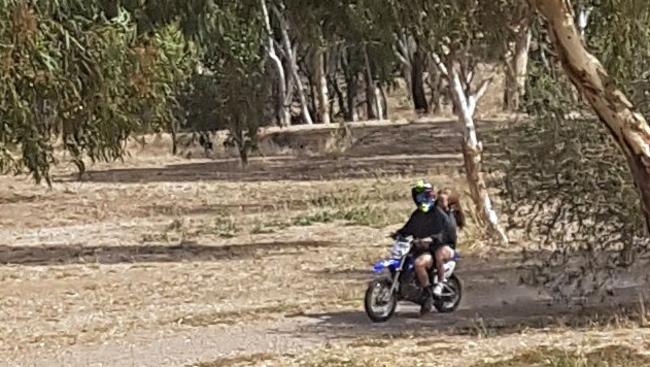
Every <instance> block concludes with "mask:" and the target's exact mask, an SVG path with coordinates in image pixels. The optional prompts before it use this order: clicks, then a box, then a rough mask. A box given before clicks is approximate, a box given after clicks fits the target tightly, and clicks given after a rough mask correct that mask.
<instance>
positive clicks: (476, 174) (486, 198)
mask: <svg viewBox="0 0 650 367" xmlns="http://www.w3.org/2000/svg"><path fill="white" fill-rule="evenodd" d="M434 59H435V62H436V63H437V64H438V67H439V69H440V71H441V72H442V73H443V74H444V75H446V76H447V78H448V80H449V91H450V94H451V97H452V100H453V103H454V105H455V106H456V111H458V113H457V116H458V121H459V122H460V123H461V124H462V125H463V142H462V149H463V158H464V162H465V171H466V172H465V173H466V175H467V184H468V185H469V188H470V194H471V196H472V200H473V201H474V204H475V205H476V209H477V212H478V215H479V218H480V219H481V221H483V222H484V223H482V224H484V225H485V224H487V226H488V229H489V230H490V231H491V232H492V233H493V234H495V235H497V236H498V237H499V239H500V240H501V241H502V242H503V243H507V242H508V237H507V235H506V233H505V231H504V230H503V228H502V227H501V225H500V224H499V218H498V216H497V214H496V212H495V211H494V209H493V208H492V201H491V200H490V195H489V193H488V191H487V185H486V183H485V180H484V179H483V174H482V172H481V161H482V151H483V147H482V145H481V143H480V142H479V141H478V136H477V135H476V126H475V124H474V117H473V116H474V112H476V105H477V104H478V100H479V99H480V98H481V97H482V96H483V94H485V91H486V90H487V87H488V85H489V84H490V81H491V79H487V80H485V81H483V82H482V83H481V85H480V87H479V89H478V90H477V91H476V92H475V93H469V91H468V90H467V89H465V88H464V87H463V84H462V83H461V80H460V77H459V75H458V70H457V65H456V64H457V63H456V62H454V60H450V61H451V62H450V64H449V65H450V66H449V68H447V67H445V65H444V64H442V63H441V61H440V59H439V58H438V57H437V56H434Z"/></svg>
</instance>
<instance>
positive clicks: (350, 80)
mask: <svg viewBox="0 0 650 367" xmlns="http://www.w3.org/2000/svg"><path fill="white" fill-rule="evenodd" d="M345 82H346V84H347V87H348V91H347V92H348V93H347V96H346V97H347V104H348V108H347V112H348V115H347V116H346V118H345V119H346V120H347V121H353V122H354V121H358V120H359V114H358V112H357V78H356V77H355V76H350V77H346V80H345Z"/></svg>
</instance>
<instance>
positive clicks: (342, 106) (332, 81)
mask: <svg viewBox="0 0 650 367" xmlns="http://www.w3.org/2000/svg"><path fill="white" fill-rule="evenodd" d="M330 84H332V89H333V90H334V93H335V94H336V100H337V101H338V104H339V110H340V111H339V112H340V113H341V114H342V115H343V118H344V119H345V118H347V116H348V109H347V104H346V102H345V95H344V94H343V91H342V90H341V87H340V86H339V82H338V81H337V80H336V76H330Z"/></svg>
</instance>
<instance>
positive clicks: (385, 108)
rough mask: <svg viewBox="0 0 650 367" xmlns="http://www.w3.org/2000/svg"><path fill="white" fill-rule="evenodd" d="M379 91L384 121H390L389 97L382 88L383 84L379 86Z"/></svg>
mask: <svg viewBox="0 0 650 367" xmlns="http://www.w3.org/2000/svg"><path fill="white" fill-rule="evenodd" d="M377 89H378V90H379V95H380V96H381V106H382V111H383V115H382V119H384V120H388V97H387V96H386V91H385V90H384V88H383V87H382V86H381V84H379V86H378V87H377Z"/></svg>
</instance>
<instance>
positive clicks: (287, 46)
mask: <svg viewBox="0 0 650 367" xmlns="http://www.w3.org/2000/svg"><path fill="white" fill-rule="evenodd" d="M273 12H274V13H275V15H276V17H277V18H278V21H279V23H280V34H281V35H282V46H283V48H284V52H285V54H286V55H287V59H289V70H290V72H291V77H292V78H293V81H294V83H295V84H296V89H297V90H298V98H300V107H301V110H302V118H303V120H304V122H305V123H306V124H307V125H311V124H313V120H312V119H311V115H310V114H309V106H308V105H307V98H306V97H305V90H304V87H303V84H302V80H300V75H299V74H298V63H297V61H296V54H295V52H294V51H293V49H292V48H291V39H290V38H289V26H288V24H287V22H286V21H285V19H284V16H283V15H282V13H281V12H280V10H279V9H278V8H277V7H275V6H274V7H273Z"/></svg>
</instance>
